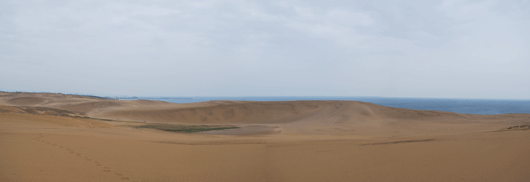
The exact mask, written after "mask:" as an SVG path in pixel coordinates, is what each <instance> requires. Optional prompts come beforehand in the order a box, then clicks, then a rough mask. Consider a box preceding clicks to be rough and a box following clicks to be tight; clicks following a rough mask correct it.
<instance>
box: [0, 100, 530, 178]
mask: <svg viewBox="0 0 530 182" xmlns="http://www.w3.org/2000/svg"><path fill="white" fill-rule="evenodd" d="M88 117H89V118H92V119H88ZM94 118H98V119H100V120H97V119H94ZM145 123H175V124H194V125H230V126H238V127H240V128H238V129H230V130H217V131H208V132H200V133H192V134H186V133H173V132H164V131H159V130H154V129H139V128H135V127H132V126H137V125H141V124H145ZM528 125H530V115H529V114H504V115H467V114H457V113H449V112H438V111H419V110H410V109H398V108H390V107H384V106H380V105H375V104H370V103H363V102H354V101H296V102H243V101H212V102H203V103H192V104H174V103H167V102H161V101H145V100H144V101H142V100H139V101H118V100H104V99H100V98H94V97H84V96H74V95H63V94H47V93H38V94H35V93H5V92H0V146H1V150H0V181H412V182H413V181H481V182H482V181H530V173H529V172H528V171H530V155H529V154H530V145H529V144H528V143H530V130H529V126H528ZM515 126H519V127H515Z"/></svg>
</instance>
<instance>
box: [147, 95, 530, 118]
mask: <svg viewBox="0 0 530 182" xmlns="http://www.w3.org/2000/svg"><path fill="white" fill-rule="evenodd" d="M138 99H148V100H160V101H166V102H173V103H193V102H204V101H212V100H240V101H293V100H354V101H363V102H371V103H374V104H379V105H383V106H389V107H397V108H407V109H420V110H437V111H449V112H456V113H464V114H506V113H530V100H480V99H431V98H390V97H182V98H178V97H165V98H148V97H144V98H142V97H140V98H138Z"/></svg>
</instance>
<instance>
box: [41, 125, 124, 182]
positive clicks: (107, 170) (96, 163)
mask: <svg viewBox="0 0 530 182" xmlns="http://www.w3.org/2000/svg"><path fill="white" fill-rule="evenodd" d="M42 137H43V136H42V134H41V135H40V137H38V138H34V139H35V140H38V141H40V142H43V143H47V144H48V145H53V146H56V147H58V148H62V149H65V150H66V151H68V152H70V153H71V154H75V155H76V156H77V157H82V156H81V154H80V153H77V152H74V151H73V150H72V149H70V148H65V147H63V146H61V145H56V144H54V143H50V142H47V141H44V140H40V139H39V138H42ZM84 158H85V160H86V161H92V159H91V158H89V157H84ZM93 162H94V164H95V165H96V166H98V167H101V166H102V165H101V164H100V163H99V162H98V161H93ZM104 168H105V169H104V170H103V172H111V170H110V168H109V167H104ZM114 175H116V176H120V179H121V180H124V181H129V178H128V177H127V176H124V175H123V174H121V173H114Z"/></svg>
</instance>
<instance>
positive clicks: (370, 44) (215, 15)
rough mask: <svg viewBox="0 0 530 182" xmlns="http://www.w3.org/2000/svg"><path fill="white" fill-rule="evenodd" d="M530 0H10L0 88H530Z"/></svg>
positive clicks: (486, 91) (523, 92) (180, 91)
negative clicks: (325, 0) (528, 0)
mask: <svg viewBox="0 0 530 182" xmlns="http://www.w3.org/2000/svg"><path fill="white" fill-rule="evenodd" d="M528 7H530V5H529V3H528V2H527V1H509V2H508V1H425V2H424V1H421V2H418V1H382V0H380V1H328V2H323V1H236V0H234V1H229V0H226V1H223V0H219V1H162V0H160V1H113V0H111V1H97V0H96V1H87V2H81V1H2V2H0V8H1V9H0V10H1V11H0V62H1V64H2V65H4V66H2V67H1V68H0V77H1V78H2V79H1V80H0V89H2V90H35V91H52V92H72V93H91V94H102V95H112V94H120V95H125V94H127V95H152V96H157V95H166V96H194V95H195V96H198V95H208V96H219V95H230V96H244V95H271V96H276V95H301V96H305V95H344V96H350V95H351V96H364V95H379V96H407V97H478V98H526V99H530V95H529V94H528V93H530V92H529V91H530V86H529V85H530V84H526V85H525V84H521V83H528V82H530V73H529V72H527V71H526V70H525V68H529V67H530V53H528V51H527V50H530V49H529V48H530V43H529V42H530V35H528V33H526V32H530V13H528V11H525V10H526V9H528ZM4 78H5V79H4ZM57 82H61V83H63V84H57ZM494 85H498V86H500V87H502V88H498V87H495V86H494Z"/></svg>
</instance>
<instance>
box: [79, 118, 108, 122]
mask: <svg viewBox="0 0 530 182" xmlns="http://www.w3.org/2000/svg"><path fill="white" fill-rule="evenodd" d="M78 118H81V119H93V120H100V121H114V120H111V119H99V118H91V117H78Z"/></svg>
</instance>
